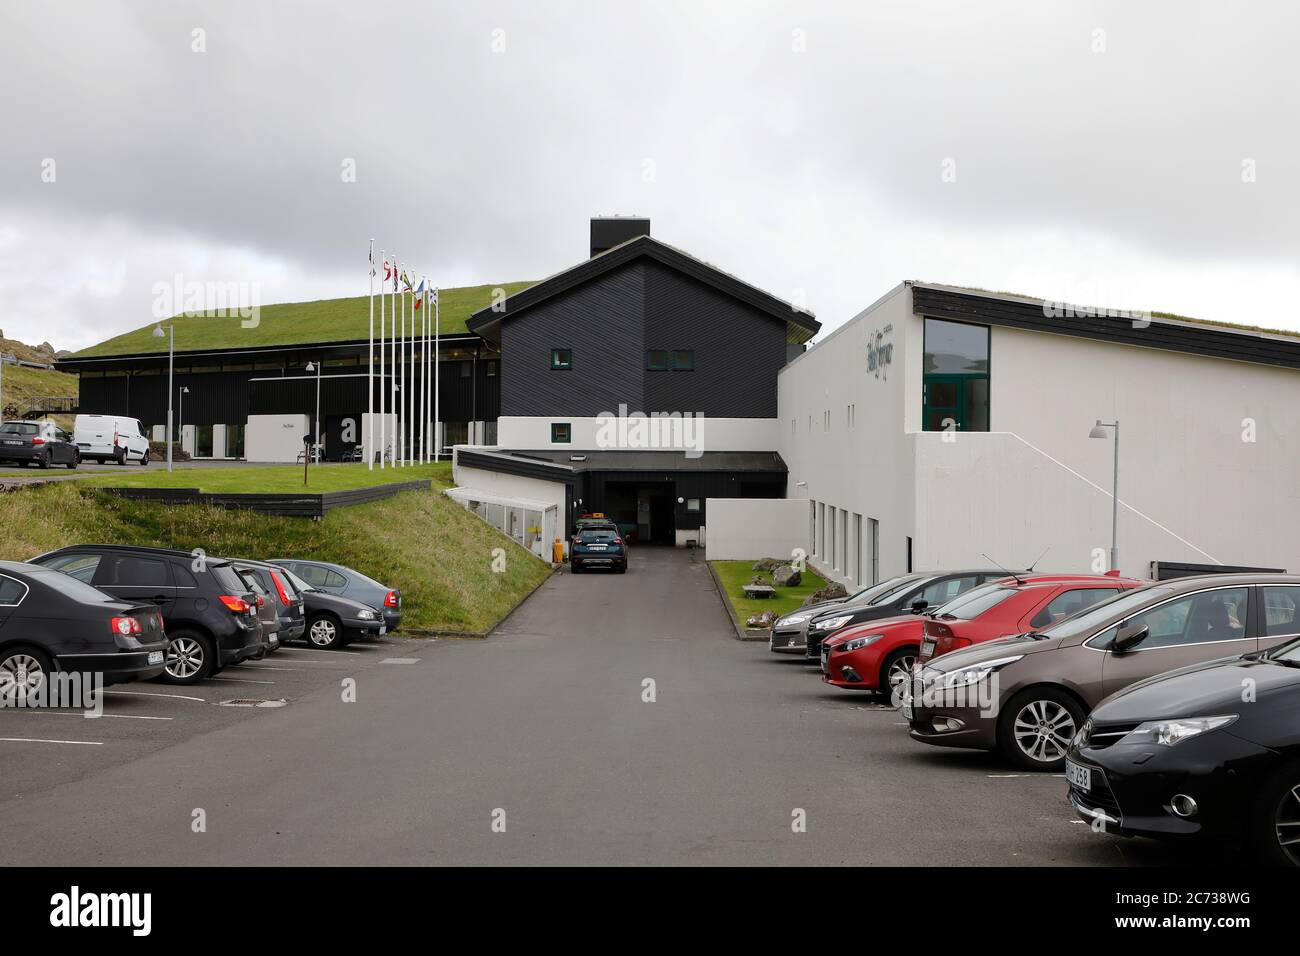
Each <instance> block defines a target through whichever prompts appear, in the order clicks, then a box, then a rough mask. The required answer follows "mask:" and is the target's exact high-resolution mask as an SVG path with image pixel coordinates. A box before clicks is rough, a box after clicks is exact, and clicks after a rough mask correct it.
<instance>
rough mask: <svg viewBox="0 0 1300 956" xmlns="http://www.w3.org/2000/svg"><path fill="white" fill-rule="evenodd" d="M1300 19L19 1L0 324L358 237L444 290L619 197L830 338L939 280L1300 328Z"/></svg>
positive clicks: (329, 261)
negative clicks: (352, 166)
mask: <svg viewBox="0 0 1300 956" xmlns="http://www.w3.org/2000/svg"><path fill="white" fill-rule="evenodd" d="M1243 10H1244V11H1245V12H1243ZM1247 13H1248V15H1246V14H1247ZM1298 19H1300V15H1298V14H1297V13H1296V12H1295V9H1294V7H1293V5H1289V4H1283V3H1275V4H1268V3H1256V4H1251V5H1250V6H1249V7H1247V8H1241V7H1231V6H1228V5H1224V4H1221V3H1218V4H1211V3H1187V2H1164V3H1162V2H1148V3H1143V4H1132V3H1092V4H1088V3H1076V4H1068V5H1066V4H1061V5H1055V4H1052V5H1048V4H1038V3H1024V4H996V3H983V4H969V3H929V4H917V3H915V2H911V3H871V4H863V3H849V2H845V3H829V2H828V3H812V4H810V3H802V2H800V3H776V2H772V3H764V4H753V3H708V4H700V3H685V2H682V3H671V2H655V3H649V2H641V3H628V2H611V3H602V4H592V3H576V2H558V0H548V2H545V3H523V2H520V3H475V4H472V5H471V4H461V3H438V4H430V3H403V2H392V3H387V4H382V5H378V6H375V5H370V4H359V3H354V4H342V3H335V4H326V3H306V2H299V3H289V2H276V3H261V2H251V0H249V2H243V0H239V2H229V0H227V2H222V3H213V2H210V3H187V2H174V0H168V2H131V3H113V2H97V3H92V2H88V0H87V2H80V3H71V2H62V3H59V2H54V3H51V2H42V3H36V2H21V0H20V2H17V3H15V2H10V3H7V4H5V6H4V7H3V8H2V9H0V97H2V98H3V99H0V103H2V104H3V105H2V106H0V115H2V117H3V123H4V131H5V138H4V147H3V150H0V327H3V328H4V329H5V331H6V333H7V334H10V335H15V334H19V335H21V336H22V337H25V338H28V339H46V338H49V339H51V340H53V341H55V344H56V345H60V346H65V347H78V346H81V345H85V344H89V343H91V342H94V341H97V340H99V339H101V338H103V337H106V336H107V335H109V334H112V333H115V332H117V331H121V330H124V329H127V328H133V327H135V326H138V325H140V324H142V323H144V322H146V321H148V320H149V317H150V315H149V308H150V302H151V296H150V288H151V287H152V285H153V283H155V282H157V281H159V280H166V279H170V277H171V276H172V275H173V274H174V273H175V272H177V271H182V272H185V273H186V274H187V275H189V276H192V277H194V278H199V279H211V280H214V281H229V280H235V281H245V282H255V283H257V284H258V285H259V286H260V288H261V289H262V293H263V297H264V300H265V301H276V300H291V299H309V298H318V297H322V296H333V295H341V294H356V293H358V292H360V291H363V290H364V288H365V272H364V256H365V250H366V240H367V239H368V238H369V237H371V236H374V237H375V238H376V241H377V246H379V245H382V246H383V247H384V248H386V249H388V250H390V251H391V250H393V249H396V250H397V251H398V252H399V254H401V255H402V257H403V259H404V260H405V261H407V262H410V263H413V264H414V265H415V266H416V267H417V268H419V269H420V270H421V271H427V272H429V273H430V274H431V275H433V276H434V277H435V278H436V279H437V281H439V282H440V283H441V284H443V285H456V284H463V283H471V282H489V281H502V280H510V279H523V278H537V277H541V276H543V275H547V274H549V273H551V272H554V271H556V270H558V269H560V268H563V267H565V266H567V265H570V264H572V263H573V262H574V261H576V260H577V259H579V258H581V256H582V255H583V254H584V253H585V247H586V218H587V217H588V216H589V215H592V214H595V213H609V212H637V213H642V214H645V215H649V216H651V217H652V219H653V220H654V231H655V233H656V234H657V235H658V236H660V237H661V238H663V239H665V240H666V241H668V242H671V243H673V244H675V245H678V246H680V247H682V248H685V249H687V250H689V251H691V252H692V253H694V254H696V255H698V256H700V257H702V258H704V259H707V260H709V261H712V262H714V263H716V264H718V265H720V266H722V267H723V268H725V269H727V270H729V271H731V272H734V273H736V274H738V275H740V276H742V277H744V278H746V279H748V280H750V281H752V282H754V283H756V284H758V285H760V286H763V287H766V288H769V289H770V290H771V291H773V292H774V293H776V294H778V295H781V296H783V297H787V298H789V297H795V296H799V295H801V294H802V296H804V297H805V298H806V300H807V301H808V303H809V305H810V307H812V308H813V309H815V310H816V311H817V312H818V313H819V315H820V316H821V317H822V318H823V319H824V320H825V321H826V322H827V324H829V325H835V324H838V323H839V322H841V321H843V320H844V319H846V318H848V317H849V316H850V315H852V314H853V313H854V312H855V311H857V310H858V309H860V308H862V307H864V306H865V305H867V304H868V303H869V302H870V301H871V300H873V299H874V298H876V297H877V296H878V295H879V294H880V293H882V292H884V291H885V290H886V289H887V288H889V287H890V286H892V285H894V284H895V283H896V282H898V281H899V280H901V279H903V278H925V279H930V280H937V281H948V282H953V283H971V284H979V285H984V286H989V287H993V288H998V289H1015V290H1020V291H1024V292H1028V293H1036V294H1042V295H1045V296H1049V297H1052V298H1065V299H1072V300H1079V301H1096V300H1097V299H1098V298H1100V299H1101V301H1103V302H1104V303H1106V304H1113V305H1117V306H1132V307H1144V308H1164V309H1170V310H1175V311H1180V312H1184V313H1187V314H1191V315H1196V316H1203V317H1207V318H1216V319H1222V320H1227V321H1241V322H1255V323H1263V324H1268V325H1278V326H1286V327H1292V328H1300V318H1297V317H1296V316H1295V315H1292V314H1279V313H1278V312H1277V311H1276V309H1275V306H1274V303H1275V302H1277V301H1278V300H1279V298H1281V299H1282V301H1290V300H1291V299H1293V298H1294V293H1295V291H1296V287H1297V284H1298V282H1300V276H1298V275H1297V269H1296V267H1295V265H1294V263H1295V262H1296V261H1297V252H1298V251H1300V250H1297V238H1296V235H1295V230H1294V228H1293V226H1292V222H1291V220H1292V219H1293V210H1294V209H1295V208H1297V200H1300V194H1298V193H1300V190H1298V188H1297V185H1296V178H1295V176H1294V175H1293V174H1292V172H1291V171H1292V169H1294V168H1295V166H1296V163H1295V160H1296V158H1297V152H1298V151H1300V134H1297V132H1296V128H1295V124H1294V123H1293V122H1291V117H1293V116H1295V115H1297V106H1298V105H1300V103H1298V102H1297V100H1298V99H1300V84H1298V83H1297V82H1296V81H1297V78H1298V77H1297V69H1296V67H1295V65H1294V57H1293V56H1292V51H1291V49H1290V47H1291V41H1292V38H1293V37H1294V36H1295V35H1296V28H1297V25H1298V23H1297V20H1298ZM195 29H201V30H203V31H205V41H206V52H203V53H195V52H193V51H192V48H191V47H192V42H193V39H192V31H193V30H195ZM1098 30H1100V31H1104V34H1097V33H1096V32H1095V31H1098ZM1099 38H1100V39H1101V40H1102V41H1104V45H1105V52H1094V47H1095V45H1096V44H1097V43H1098V41H1099ZM801 41H802V43H803V44H804V49H803V50H800V43H801ZM502 43H504V49H500V46H501V44H502ZM46 158H52V159H54V160H55V162H56V163H57V181H56V182H54V183H46V182H42V179H41V172H42V165H41V164H42V161H43V160H44V159H46ZM349 159H350V160H355V163H356V169H357V181H356V182H355V183H345V182H343V181H342V177H341V170H342V164H343V163H344V162H345V160H349ZM948 160H951V161H952V163H953V164H955V165H953V166H951V167H949V168H955V171H956V181H955V182H946V181H944V179H943V177H942V176H941V173H942V172H943V170H944V168H945V167H944V163H945V162H946V161H948ZM1247 160H1251V161H1253V162H1254V163H1255V168H1256V170H1257V180H1256V181H1255V182H1251V183H1244V182H1243V181H1242V168H1243V167H1242V164H1243V161H1247Z"/></svg>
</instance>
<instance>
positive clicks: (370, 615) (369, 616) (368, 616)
mask: <svg viewBox="0 0 1300 956" xmlns="http://www.w3.org/2000/svg"><path fill="white" fill-rule="evenodd" d="M357 617H359V618H360V619H361V620H363V621H373V620H375V617H376V615H375V612H374V611H372V610H370V608H366V609H365V610H364V611H357Z"/></svg>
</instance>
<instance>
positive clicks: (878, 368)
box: [867, 325, 894, 379]
mask: <svg viewBox="0 0 1300 956" xmlns="http://www.w3.org/2000/svg"><path fill="white" fill-rule="evenodd" d="M893 334H894V326H893V325H887V326H885V327H884V328H883V329H880V330H879V331H877V332H871V333H870V334H868V335H867V371H868V372H874V373H875V376H876V378H884V379H887V378H889V366H890V365H891V364H892V363H893V361H894V343H893V342H886V341H885V338H886V337H888V336H891V335H893Z"/></svg>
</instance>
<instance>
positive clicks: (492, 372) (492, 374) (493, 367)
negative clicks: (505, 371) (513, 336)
mask: <svg viewBox="0 0 1300 956" xmlns="http://www.w3.org/2000/svg"><path fill="white" fill-rule="evenodd" d="M496 375H497V363H496V362H495V361H492V362H488V363H487V377H488V378H496Z"/></svg>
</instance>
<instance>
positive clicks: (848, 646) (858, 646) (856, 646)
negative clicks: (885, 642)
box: [831, 634, 885, 653]
mask: <svg viewBox="0 0 1300 956" xmlns="http://www.w3.org/2000/svg"><path fill="white" fill-rule="evenodd" d="M884 636H885V635H883V634H868V635H867V636H866V637H855V638H853V640H851V641H845V642H844V643H843V644H841V645H839V646H838V647H834V648H831V650H834V651H841V652H845V653H847V652H848V651H860V650H862V648H864V647H866V646H868V645H870V644H874V643H876V641H878V640H880V639H881V638H882V637H884Z"/></svg>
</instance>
